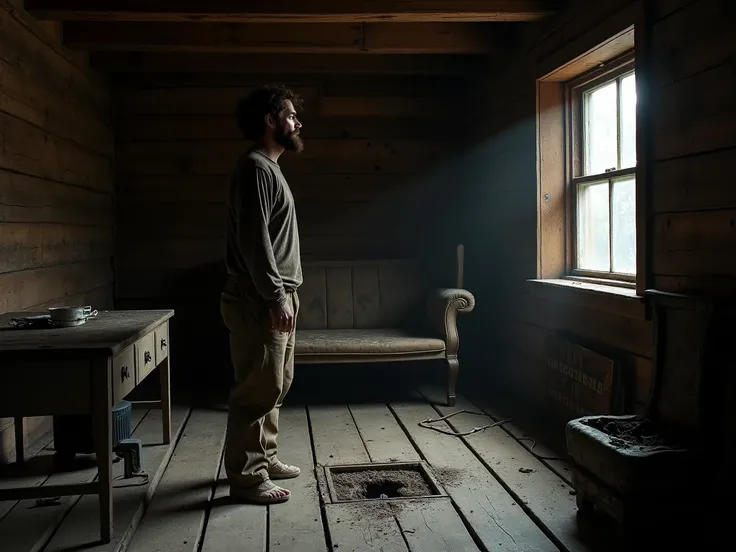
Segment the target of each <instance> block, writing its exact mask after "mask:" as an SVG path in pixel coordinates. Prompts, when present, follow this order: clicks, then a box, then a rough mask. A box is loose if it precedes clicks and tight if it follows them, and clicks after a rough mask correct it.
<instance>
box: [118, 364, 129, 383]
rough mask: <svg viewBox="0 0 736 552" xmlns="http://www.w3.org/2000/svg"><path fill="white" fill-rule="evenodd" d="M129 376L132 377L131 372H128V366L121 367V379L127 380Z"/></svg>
mask: <svg viewBox="0 0 736 552" xmlns="http://www.w3.org/2000/svg"><path fill="white" fill-rule="evenodd" d="M129 377H130V373H128V367H127V366H123V367H122V368H121V369H120V381H125V380H126V379H128V378H129Z"/></svg>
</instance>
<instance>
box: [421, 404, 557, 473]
mask: <svg viewBox="0 0 736 552" xmlns="http://www.w3.org/2000/svg"><path fill="white" fill-rule="evenodd" d="M463 413H465V414H473V415H476V416H485V417H486V418H491V416H489V415H488V414H486V413H485V412H474V411H472V410H457V411H456V412H452V413H451V414H447V415H446V416H442V417H440V418H427V419H426V420H422V421H421V422H419V424H418V425H419V426H420V427H423V428H426V429H433V430H435V431H439V432H440V433H444V434H445V435H451V436H453V437H467V436H468V435H473V434H474V433H478V432H480V431H484V430H486V429H490V428H492V427H496V426H500V425H503V424H506V423H508V422H510V421H511V418H506V419H505V420H499V421H498V422H493V423H492V424H487V425H484V426H477V427H474V428H473V429H470V430H468V431H451V430H448V429H445V428H442V427H437V426H432V425H429V424H433V423H436V422H444V421H445V420H447V419H448V418H452V417H453V416H456V415H457V414H463ZM491 419H493V418H491ZM512 438H514V439H516V440H517V441H531V443H532V445H531V446H530V447H529V448H527V447H524V448H526V450H528V451H529V452H530V453H531V455H532V456H534V457H535V458H536V459H538V460H547V461H550V460H557V461H559V462H565V463H569V462H568V460H565V459H564V458H559V457H557V456H542V455H541V454H537V453H536V452H534V447H536V446H537V441H536V440H535V439H532V438H531V437H516V436H515V435H512Z"/></svg>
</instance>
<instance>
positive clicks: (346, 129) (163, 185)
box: [115, 57, 465, 385]
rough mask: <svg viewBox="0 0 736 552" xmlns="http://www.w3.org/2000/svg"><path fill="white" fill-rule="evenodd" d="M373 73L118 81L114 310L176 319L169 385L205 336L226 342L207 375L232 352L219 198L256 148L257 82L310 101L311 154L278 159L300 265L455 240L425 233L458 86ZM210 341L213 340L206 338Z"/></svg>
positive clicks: (439, 192) (440, 194)
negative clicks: (248, 124) (145, 310)
mask: <svg viewBox="0 0 736 552" xmlns="http://www.w3.org/2000/svg"><path fill="white" fill-rule="evenodd" d="M327 63H329V60H328V61H327ZM360 63H361V60H360V59H359V57H356V58H355V64H356V66H360ZM377 71H378V73H376V72H375V70H367V72H363V73H360V72H358V71H353V72H352V74H343V75H340V74H339V73H338V72H337V71H335V70H333V69H332V68H330V67H327V68H326V70H325V72H324V73H323V74H322V73H316V72H312V73H308V74H283V75H273V74H271V75H257V74H256V75H254V74H247V73H246V74H237V73H232V72H229V73H205V72H191V73H187V74H181V73H179V74H175V73H139V74H130V75H121V76H120V78H119V81H118V82H117V83H116V91H115V94H116V111H117V114H116V120H117V138H118V142H117V175H116V178H117V193H118V223H119V232H118V240H117V250H116V293H117V295H116V300H117V304H118V306H119V307H124V306H149V305H161V306H169V307H173V308H175V309H176V311H177V313H176V315H175V318H174V320H173V321H172V332H174V333H175V334H176V332H179V333H178V334H177V335H178V337H179V338H178V339H176V340H174V337H172V341H175V343H176V344H177V346H178V347H179V351H178V352H177V355H178V356H177V359H178V362H179V363H181V364H179V365H178V368H177V369H175V370H174V372H175V374H174V376H173V378H174V379H176V378H180V379H181V377H183V376H182V374H183V371H186V370H188V368H185V367H184V366H183V363H187V364H189V365H191V364H192V363H194V362H195V361H194V360H193V359H194V358H197V352H198V351H197V350H196V346H194V345H191V347H192V348H193V350H192V354H191V355H190V354H188V353H186V352H184V351H183V350H182V348H187V347H189V346H190V344H192V343H196V342H197V341H201V340H202V339H205V340H208V341H209V342H211V343H222V344H223V345H222V347H219V345H213V347H212V350H211V351H210V353H208V354H210V355H215V356H216V357H217V360H215V361H212V360H209V361H207V364H208V365H209V366H212V365H215V366H220V365H221V362H220V355H221V354H222V353H221V351H220V350H219V349H223V351H225V352H227V342H226V341H222V339H223V336H222V335H221V329H222V323H221V320H220V317H219V304H218V301H219V293H220V290H221V288H222V283H223V280H224V265H223V258H224V239H223V238H224V221H225V212H224V198H225V192H226V186H227V181H228V174H229V172H230V171H231V170H232V167H233V165H234V163H235V161H236V159H237V157H238V156H239V155H240V154H241V153H242V152H244V151H245V150H246V149H247V148H248V147H249V143H248V142H245V141H243V140H242V139H241V136H240V133H239V130H238V128H237V126H236V123H235V120H234V117H233V112H234V108H235V105H236V102H237V100H238V99H239V98H240V97H241V96H242V95H244V94H246V93H247V92H248V91H249V90H251V89H252V88H253V87H254V86H257V85H259V84H262V83H267V82H276V83H285V84H288V85H289V86H290V87H292V88H293V89H294V90H295V91H297V92H298V93H299V94H300V95H302V97H303V98H304V99H305V105H304V111H303V113H302V114H301V116H300V120H301V122H302V124H303V125H304V127H303V129H302V132H301V134H302V138H303V139H304V141H305V150H304V152H302V153H301V154H300V155H298V156H297V155H295V154H292V153H290V152H286V153H285V154H284V155H283V156H282V157H281V158H280V164H281V165H282V167H283V169H284V173H285V175H286V177H287V180H288V181H289V184H290V186H291V187H292V189H293V192H294V195H295V198H296V201H297V213H298V217H299V225H300V236H301V240H302V254H303V258H304V259H309V258H335V257H353V258H356V257H357V258H365V257H385V256H402V255H417V254H420V255H423V254H424V253H426V252H432V251H433V250H435V249H437V248H438V247H439V246H440V245H445V243H444V242H445V238H447V236H448V235H449V234H448V232H443V231H440V232H439V235H440V239H439V240H434V242H428V241H427V238H426V235H424V234H425V233H426V231H427V230H428V228H429V227H430V226H432V228H433V230H437V229H441V228H444V227H446V226H447V221H446V220H443V218H442V217H443V215H442V213H443V212H449V211H447V209H446V208H445V207H446V204H447V202H448V197H447V196H446V193H445V191H444V188H443V187H442V182H443V176H442V175H446V174H447V168H446V167H443V164H442V163H443V161H444V160H448V159H451V152H452V151H453V148H454V147H457V144H456V141H455V140H453V139H452V138H454V137H453V136H452V135H450V134H447V132H446V128H447V123H448V119H449V118H450V117H451V115H452V109H448V107H451V106H453V105H455V104H454V103H453V101H457V100H456V99H457V98H459V97H460V96H461V95H462V94H463V93H464V91H465V88H464V81H463V79H462V78H459V77H457V76H443V75H440V74H437V75H427V74H423V75H411V74H381V73H380V68H378V69H377ZM450 199H451V198H450ZM438 217H439V218H438ZM428 221H432V222H431V225H430V224H429V223H428ZM450 243H451V242H448V243H447V245H446V247H447V254H446V255H445V258H447V259H449V260H451V259H452V258H453V252H452V250H451V245H450ZM420 245H421V246H422V247H424V250H423V251H420ZM449 269H450V271H449V273H450V274H451V273H452V270H454V266H450V267H449ZM208 331H209V332H214V333H210V334H207V337H206V338H202V332H208ZM218 347H219V348H218ZM215 350H216V352H215ZM208 358H209V359H212V358H213V357H212V356H209V357H208ZM174 362H175V363H176V362H177V361H174ZM197 362H198V361H197ZM226 369H229V367H226ZM185 377H186V376H185ZM201 383H202V382H201V379H200V380H198V381H197V385H201Z"/></svg>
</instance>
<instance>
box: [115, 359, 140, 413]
mask: <svg viewBox="0 0 736 552" xmlns="http://www.w3.org/2000/svg"><path fill="white" fill-rule="evenodd" d="M134 387H135V350H134V348H133V347H128V348H127V349H125V350H124V351H123V352H122V353H120V354H119V355H117V356H116V357H114V358H113V359H112V403H113V404H117V403H118V402H120V401H121V400H122V399H123V398H125V396H126V395H127V394H128V393H130V392H131V391H132V390H133V388H134Z"/></svg>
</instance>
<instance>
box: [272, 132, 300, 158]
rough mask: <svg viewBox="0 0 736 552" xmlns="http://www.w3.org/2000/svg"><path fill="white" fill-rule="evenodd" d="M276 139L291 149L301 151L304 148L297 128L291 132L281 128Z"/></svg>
mask: <svg viewBox="0 0 736 552" xmlns="http://www.w3.org/2000/svg"><path fill="white" fill-rule="evenodd" d="M276 141H277V142H278V143H279V144H280V145H282V146H284V148H285V149H287V150H289V151H295V152H297V153H301V152H302V150H303V149H304V142H302V139H301V138H300V137H299V131H298V130H295V131H294V132H292V133H291V134H286V133H285V132H284V131H283V130H280V131H279V133H278V136H276Z"/></svg>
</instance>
